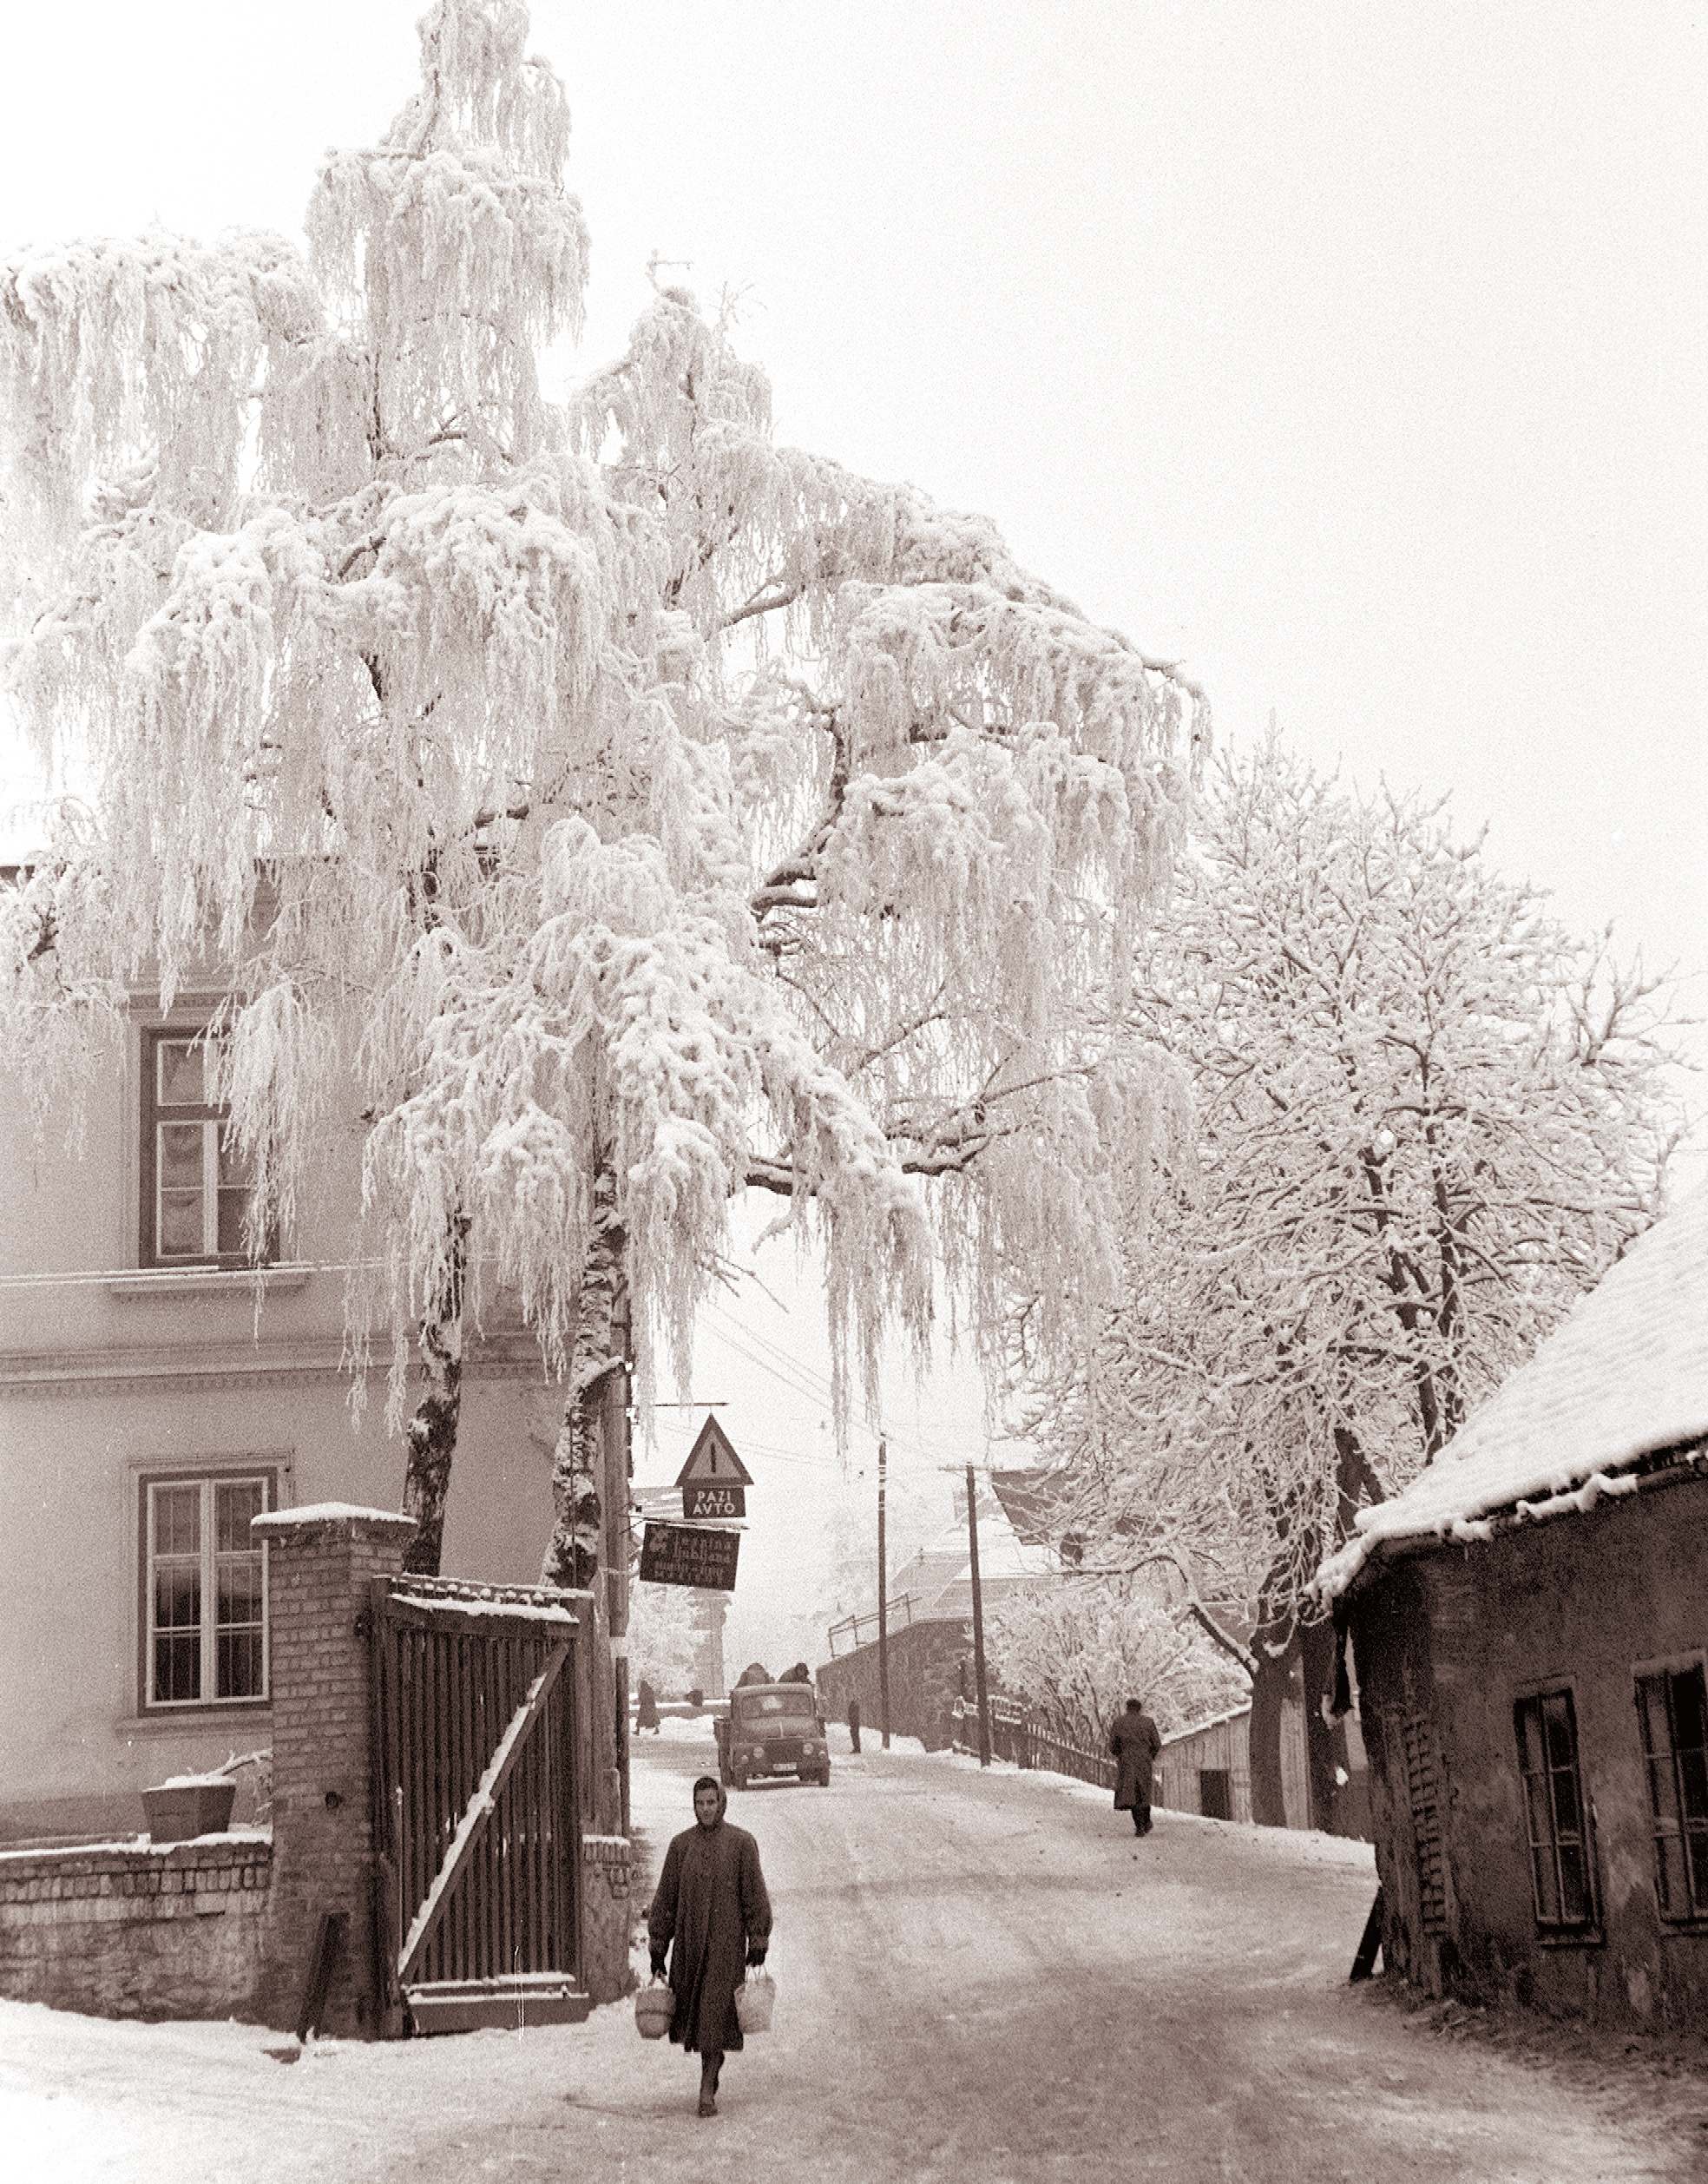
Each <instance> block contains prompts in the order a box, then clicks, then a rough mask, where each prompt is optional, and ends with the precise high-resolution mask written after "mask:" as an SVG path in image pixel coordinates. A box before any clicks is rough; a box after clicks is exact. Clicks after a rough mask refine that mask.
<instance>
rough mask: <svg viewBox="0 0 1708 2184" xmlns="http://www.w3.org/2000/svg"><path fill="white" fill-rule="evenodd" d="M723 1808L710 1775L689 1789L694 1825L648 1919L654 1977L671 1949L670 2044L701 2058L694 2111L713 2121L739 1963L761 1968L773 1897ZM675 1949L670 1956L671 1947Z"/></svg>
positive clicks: (735, 2044) (733, 2040) (669, 1854)
mask: <svg viewBox="0 0 1708 2184" xmlns="http://www.w3.org/2000/svg"><path fill="white" fill-rule="evenodd" d="M728 1802H729V1800H728V1799H727V1798H726V1795H725V1793H724V1792H723V1791H722V1790H721V1789H720V1788H719V1786H718V1783H717V1782H716V1780H715V1779H713V1776H711V1775H709V1774H702V1775H701V1776H700V1779H699V1781H698V1782H696V1783H695V1784H694V1786H693V1808H694V1825H693V1826H692V1827H691V1828H687V1829H685V1830H684V1832H682V1833H681V1834H680V1835H675V1836H673V1837H672V1838H671V1840H670V1847H669V1849H668V1850H667V1851H666V1852H665V1854H664V1871H663V1872H662V1873H660V1876H659V1885H658V1892H657V1894H656V1895H655V1896H654V1898H653V1907H652V1909H651V1910H650V1911H648V1912H647V1948H648V1950H650V1952H651V1955H652V1960H653V1970H654V1972H655V1973H662V1972H663V1970H664V1961H665V1952H666V1951H667V1950H670V1984H671V1986H672V1987H673V1989H674V1990H675V1994H676V2014H675V2016H673V2018H672V2020H671V2023H670V2037H671V2039H672V2040H673V2042H674V2043H675V2044H676V2045H677V2046H678V2047H680V2048H684V2049H686V2050H687V2052H688V2053H689V2054H690V2055H695V2054H697V2055H698V2056H699V2057H700V2114H701V2115H716V2114H717V2113H718V2098H717V2095H718V2078H719V2073H720V2072H721V2071H722V2069H723V2067H724V2057H725V2056H726V2055H727V2054H728V2053H729V2052H730V2051H731V2049H738V2048H739V2047H740V2045H741V2027H740V2025H739V2023H738V2022H737V2019H736V2014H735V1990H736V1989H737V1988H738V1987H739V1985H740V1984H741V1982H742V1978H743V1977H744V1971H743V1967H744V1964H746V1965H747V1966H752V1967H754V1968H757V1967H758V1966H759V1965H760V1964H764V1962H765V1950H767V1948H768V1947H769V1946H770V1944H771V1898H770V1897H769V1896H767V1895H766V1893H765V1875H764V1874H763V1873H762V1872H760V1871H759V1845H758V1844H757V1843H756V1842H755V1841H754V1840H753V1839H752V1836H751V1835H750V1834H749V1833H748V1832H747V1831H746V1828H745V1827H732V1825H730V1823H729V1822H728V1821H727V1820H726V1819H725V1818H724V1808H725V1806H726V1805H727V1804H728ZM672 1943H674V1944H675V1947H674V1949H673V1950H672V1949H671V1944H672Z"/></svg>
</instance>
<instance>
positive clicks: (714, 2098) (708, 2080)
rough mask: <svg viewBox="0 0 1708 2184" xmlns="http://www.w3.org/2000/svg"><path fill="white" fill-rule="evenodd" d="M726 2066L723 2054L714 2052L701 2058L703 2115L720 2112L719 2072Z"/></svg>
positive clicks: (701, 2111)
mask: <svg viewBox="0 0 1708 2184" xmlns="http://www.w3.org/2000/svg"><path fill="white" fill-rule="evenodd" d="M723 2067H724V2058H723V2056H721V2055H719V2054H716V2053H713V2054H710V2055H703V2056H701V2057H700V2114H701V2115H716V2114H717V2113H718V2074H719V2071H720V2070H721V2069H723Z"/></svg>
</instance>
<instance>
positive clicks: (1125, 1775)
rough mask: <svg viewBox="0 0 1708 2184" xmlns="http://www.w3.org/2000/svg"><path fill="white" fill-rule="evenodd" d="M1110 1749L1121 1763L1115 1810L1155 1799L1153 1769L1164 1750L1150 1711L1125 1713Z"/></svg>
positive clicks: (1146, 1803)
mask: <svg viewBox="0 0 1708 2184" xmlns="http://www.w3.org/2000/svg"><path fill="white" fill-rule="evenodd" d="M1109 1749H1110V1751H1111V1752H1113V1753H1114V1755H1115V1758H1116V1760H1118V1761H1119V1762H1120V1772H1119V1773H1117V1775H1116V1778H1115V1810H1116V1812H1132V1811H1133V1809H1134V1807H1135V1806H1140V1805H1148V1804H1149V1803H1150V1801H1151V1769H1152V1766H1153V1764H1154V1762H1155V1760H1156V1755H1157V1753H1159V1752H1160V1751H1161V1749H1162V1739H1161V1738H1160V1737H1159V1735H1158V1734H1157V1725H1156V1723H1155V1722H1154V1721H1153V1720H1152V1719H1151V1717H1150V1716H1149V1714H1122V1716H1121V1718H1120V1720H1119V1721H1117V1722H1116V1724H1115V1729H1114V1734H1113V1736H1112V1737H1111V1738H1110V1739H1109Z"/></svg>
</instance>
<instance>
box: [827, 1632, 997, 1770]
mask: <svg viewBox="0 0 1708 2184" xmlns="http://www.w3.org/2000/svg"><path fill="white" fill-rule="evenodd" d="M972 1655H973V1629H972V1625H971V1624H970V1623H967V1622H918V1623H910V1624H908V1625H907V1627H906V1628H904V1629H902V1630H897V1631H893V1632H892V1633H891V1634H890V1734H891V1735H892V1736H897V1737H917V1738H918V1739H919V1740H920V1741H921V1743H923V1746H924V1747H925V1749H926V1750H927V1751H928V1752H941V1751H942V1750H943V1748H944V1747H945V1746H947V1745H949V1744H950V1743H952V1742H953V1741H954V1736H955V1724H954V1713H955V1701H956V1699H958V1698H959V1697H960V1695H961V1664H962V1661H965V1662H966V1664H967V1674H968V1677H969V1681H970V1679H971V1675H972ZM813 1681H814V1682H815V1683H816V1685H817V1687H818V1702H819V1706H820V1707H821V1709H822V1710H823V1713H824V1718H825V1720H829V1721H845V1720H847V1719H848V1701H849V1700H850V1699H857V1700H859V1701H860V1737H861V1740H862V1742H864V1740H866V1739H867V1738H870V1740H872V1742H873V1743H876V1742H877V1740H878V1738H879V1736H880V1735H881V1734H882V1731H883V1724H882V1722H881V1720H879V1714H878V1681H877V1641H876V1640H874V1641H873V1642H872V1643H871V1644H870V1645H869V1646H862V1647H860V1648H858V1649H857V1651H856V1652H854V1653H848V1654H842V1655H841V1657H840V1658H839V1659H838V1660H835V1661H826V1662H825V1663H824V1666H823V1668H820V1669H819V1670H818V1674H817V1675H816V1676H815V1677H814V1680H813Z"/></svg>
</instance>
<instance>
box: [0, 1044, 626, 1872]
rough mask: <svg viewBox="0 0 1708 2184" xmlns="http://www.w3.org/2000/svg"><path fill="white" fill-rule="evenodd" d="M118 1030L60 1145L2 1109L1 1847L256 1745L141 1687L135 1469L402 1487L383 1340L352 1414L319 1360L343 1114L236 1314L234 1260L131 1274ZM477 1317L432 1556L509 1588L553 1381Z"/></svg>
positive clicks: (556, 1411) (118, 1816) (374, 1498)
mask: <svg viewBox="0 0 1708 2184" xmlns="http://www.w3.org/2000/svg"><path fill="white" fill-rule="evenodd" d="M184 1016H185V1021H186V1023H194V1022H195V1021H197V1020H198V1016H199V1012H198V1011H197V1010H195V1009H194V1007H191V1008H189V1009H187V1010H186V1011H184ZM138 1042H139V1034H138V1030H137V1029H136V1027H135V1026H133V1027H132V1028H131V1030H130V1031H129V1034H128V1040H127V1041H125V1042H123V1043H122V1051H121V1050H120V1046H119V1045H115V1049H114V1051H113V1054H112V1056H111V1057H110V1058H111V1063H112V1066H111V1068H110V1069H103V1070H102V1071H101V1072H99V1073H98V1074H97V1075H96V1076H95V1079H94V1081H93V1082H92V1083H91V1085H90V1087H89V1095H88V1112H87V1127H86V1131H85V1135H84V1139H83V1142H82V1147H81V1148H80V1149H77V1150H72V1149H69V1148H67V1147H66V1145H65V1144H64V1143H63V1141H62V1137H61V1135H60V1134H59V1131H58V1128H57V1126H56V1125H50V1126H49V1128H48V1129H47V1130H46V1132H45V1133H44V1135H43V1138H42V1140H41V1141H40V1142H39V1143H37V1142H36V1141H35V1139H34V1137H33V1135H32V1133H31V1130H30V1122H29V1117H28V1116H27V1115H24V1114H22V1113H19V1112H16V1111H11V1110H9V1111H7V1112H6V1113H4V1114H3V1115H0V1190H3V1192H4V1194H5V1200H6V1204H7V1206H8V1208H9V1218H8V1220H7V1221H6V1222H5V1223H4V1224H3V1226H0V1273H3V1274H5V1275H7V1276H8V1277H10V1278H11V1279H10V1281H9V1282H8V1283H7V1284H6V1285H5V1286H3V1288H0V1509H3V1510H4V1512H5V1517H6V1521H5V1523H3V1524H0V1843H4V1842H12V1843H18V1842H22V1841H27V1840H29V1839H33V1838H41V1837H55V1836H60V1837H63V1836H74V1835H81V1836H83V1837H85V1838H87V1837H90V1836H97V1835H118V1834H123V1833H128V1832H130V1831H132V1830H134V1829H135V1828H139V1827H140V1826H141V1825H142V1812H141V1804H140V1801H139V1799H138V1795H137V1793H138V1792H139V1791H141V1790H142V1789H144V1788H146V1787H147V1786H148V1785H149V1784H151V1783H154V1782H157V1781H160V1780H161V1779H163V1778H164V1777H166V1776H168V1775H171V1774H180V1773H195V1772H200V1771H201V1770H203V1769H205V1768H207V1767H208V1766H215V1765H218V1764H219V1763H220V1761H222V1760H225V1759H226V1758H227V1755H228V1754H229V1753H232V1752H233V1751H236V1752H243V1751H247V1750H252V1749H253V1748H255V1747H259V1746H263V1745H265V1744H266V1743H267V1741H268V1740H269V1737H270V1734H271V1722H270V1715H269V1710H268V1709H267V1708H266V1707H264V1706H263V1707H233V1708H230V1709H227V1710H226V1711H224V1712H216V1711H210V1712H208V1713H206V1714H169V1715H165V1716H161V1715H158V1714H156V1715H153V1716H150V1715H148V1714H146V1713H145V1712H144V1711H143V1709H142V1707H141V1704H140V1698H139V1689H138V1686H139V1663H138V1654H139V1637H138V1628H137V1626H138V1622H139V1615H140V1606H141V1588H140V1577H139V1567H138V1556H139V1545H138V1539H137V1529H138V1516H137V1510H138V1494H137V1485H138V1478H139V1476H140V1475H141V1473H142V1472H144V1471H145V1470H148V1469H157V1468H159V1467H160V1466H161V1465H166V1464H171V1465H176V1464H200V1463H203V1462H208V1463H217V1462H219V1461H220V1460H222V1459H240V1460H244V1461H246V1462H248V1461H253V1463H255V1464H257V1465H259V1464H262V1463H266V1464H273V1465H275V1466H277V1467H278V1468H279V1470H280V1471H281V1474H282V1477H281V1488H282V1492H283V1496H284V1498H285V1499H286V1501H287V1502H289V1501H295V1502H297V1503H315V1502H322V1501H341V1502H346V1503H352V1504H355V1505H358V1506H363V1507H373V1508H382V1509H383V1508H388V1507H390V1508H396V1507H397V1503H399V1501H400V1500H401V1498H402V1491H403V1471H404V1459H403V1452H402V1448H401V1444H400V1443H399V1442H398V1441H397V1439H396V1438H394V1437H391V1436H389V1435H388V1434H387V1432H386V1431H385V1426H384V1407H385V1391H384V1366H385V1363H386V1358H385V1354H384V1344H383V1343H382V1344H381V1345H380V1355H379V1363H378V1370H377V1372H376V1375H375V1378H374V1379H373V1381H372V1383H371V1387H370V1391H369V1392H370V1397H371V1400H370V1402H369V1403H368V1404H367V1407H366V1411H365V1414H364V1416H363V1417H362V1418H361V1420H360V1422H359V1425H353V1424H352V1418H351V1409H350V1403H349V1398H350V1394H351V1381H350V1378H349V1377H348V1375H347V1374H346V1373H345V1372H341V1371H340V1369H339V1365H340V1357H341V1353H342V1349H343V1342H344V1308H345V1281H344V1276H343V1273H341V1271H340V1268H341V1267H342V1266H343V1265H344V1263H345V1261H347V1260H349V1259H350V1258H351V1255H352V1252H353V1250H354V1249H355V1248H357V1247H358V1242H359V1240H358V1232H357V1228H356V1225H355V1220H354V1214H355V1209H356V1207H357V1205H358V1200H359V1162H360V1151H361V1138H360V1133H359V1131H358V1130H357V1129H355V1128H341V1127H337V1126H334V1127H332V1128H329V1130H328V1133H327V1137H326V1142H325V1149H324V1154H323V1157H321V1158H320V1159H319V1160H317V1161H316V1162H315V1163H314V1164H313V1167H312V1174H311V1177H310V1180H309V1187H308V1190H307V1193H306V1195H305V1201H304V1202H303V1205H302V1208H301V1214H300V1218H299V1221H298V1223H297V1227H296V1230H295V1232H294V1233H293V1234H292V1235H291V1236H290V1237H287V1238H286V1240H285V1247H286V1256H287V1257H289V1258H292V1259H293V1260H296V1261H298V1262H299V1263H298V1264H296V1265H294V1266H291V1267H287V1268H282V1269H281V1270H280V1271H279V1273H277V1274H276V1275H273V1276H271V1277H269V1279H268V1285H267V1288H266V1296H265V1300H264V1302H263V1303H262V1304H261V1305H260V1306H259V1309H258V1306H257V1299H256V1296H255V1293H254V1288H253V1283H252V1281H251V1280H250V1279H248V1277H247V1276H246V1275H245V1274H243V1273H218V1272H217V1271H214V1272H197V1273H190V1274H169V1275H165V1276H149V1277H146V1278H145V1277H142V1276H141V1275H139V1273H138V1272H137V1257H138V1249H137V1210H136V1208H137V1191H138V1181H137V1174H136V1168H137V1160H136V1145H135V1132H136V1126H135V1121H134V1119H133V1118H134V1117H135V1114H136V1112H137V1099H138V1091H137V1073H138ZM358 1104H359V1102H352V1104H351V1113H352V1114H353V1112H354V1108H355V1106H356V1105H358ZM483 1312H484V1324H485V1337H486V1339H476V1335H475V1333H474V1332H473V1331H472V1330H471V1331H470V1335H469V1337H468V1339H467V1340H466V1342H465V1368H464V1387H463V1417H462V1426H461V1431H460V1435H459V1441H458V1449H457V1463H456V1466H455V1469H454V1471H453V1475H452V1480H451V1489H450V1503H449V1508H448V1511H447V1520H446V1528H445V1542H444V1562H443V1569H444V1573H445V1575H446V1576H467V1577H476V1578H480V1579H482V1580H484V1581H487V1582H500V1583H503V1582H521V1583H529V1584H532V1583H536V1582H538V1580H539V1575H540V1567H541V1561H542V1556H543V1554H544V1551H545V1546H546V1541H547V1538H548V1537H549V1532H550V1528H551V1496H550V1467H551V1457H550V1451H551V1444H552V1440H553V1437H554V1436H555V1430H556V1425H557V1421H558V1418H559V1417H560V1416H561V1412H562V1393H561V1391H560V1390H558V1389H557V1388H556V1387H555V1386H554V1385H550V1384H549V1383H548V1382H547V1380H546V1378H545V1374H544V1370H543V1367H542V1363H541V1359H540V1355H539V1350H538V1346H537V1345H536V1344H535V1341H534V1339H533V1338H532V1336H531V1335H529V1333H527V1332H526V1331H524V1330H522V1329H521V1328H519V1327H518V1326H517V1325H516V1322H515V1320H514V1319H513V1318H510V1317H508V1316H507V1315H506V1314H505V1312H503V1309H502V1308H501V1306H500V1302H499V1300H496V1299H491V1298H489V1299H486V1300H485V1303H484V1306H483ZM614 1499H615V1501H616V1503H617V1504H618V1505H619V1506H621V1500H622V1497H621V1496H618V1497H614ZM72 1599H75V1617H73V1616H72V1615H70V1614H69V1612H68V1603H69V1602H70V1601H71V1600H72ZM241 1812H242V1808H241V1807H240V1816H241Z"/></svg>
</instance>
